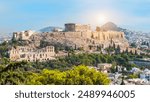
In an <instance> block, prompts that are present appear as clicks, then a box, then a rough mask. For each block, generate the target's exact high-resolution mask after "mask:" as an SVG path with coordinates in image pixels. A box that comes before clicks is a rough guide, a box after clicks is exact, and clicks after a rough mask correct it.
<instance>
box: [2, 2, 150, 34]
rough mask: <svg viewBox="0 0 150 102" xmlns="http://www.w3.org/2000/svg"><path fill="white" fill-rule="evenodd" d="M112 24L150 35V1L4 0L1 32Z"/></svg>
mask: <svg viewBox="0 0 150 102" xmlns="http://www.w3.org/2000/svg"><path fill="white" fill-rule="evenodd" d="M108 21H112V22H114V23H116V24H117V25H118V26H121V27H124V28H128V29H131V30H137V31H145V32H150V0H0V32H1V33H8V32H13V31H21V30H27V29H33V30H37V29H40V28H43V27H47V26H60V27H63V25H64V23H68V22H69V23H71V22H73V23H82V24H91V25H92V26H97V25H99V26H100V25H102V24H104V23H105V22H108Z"/></svg>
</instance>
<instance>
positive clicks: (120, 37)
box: [29, 31, 129, 50]
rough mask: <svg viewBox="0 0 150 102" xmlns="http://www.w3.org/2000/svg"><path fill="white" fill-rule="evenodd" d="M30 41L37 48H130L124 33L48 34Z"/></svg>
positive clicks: (40, 34)
mask: <svg viewBox="0 0 150 102" xmlns="http://www.w3.org/2000/svg"><path fill="white" fill-rule="evenodd" d="M29 41H30V44H34V45H35V46H40V45H41V43H43V42H44V43H45V44H46V45H58V44H61V45H62V46H69V47H72V48H83V49H84V50H89V49H90V48H91V47H92V48H94V49H95V48H96V47H97V46H103V47H104V48H105V47H108V46H110V45H111V46H112V45H114V44H115V45H119V46H120V47H123V48H126V47H128V46H129V44H128V42H127V40H126V39H125V38H124V33H123V32H116V31H103V32H96V31H94V32H93V31H91V32H49V33H48V32H47V33H39V34H36V35H33V36H31V37H30V39H29ZM89 47H90V48H89Z"/></svg>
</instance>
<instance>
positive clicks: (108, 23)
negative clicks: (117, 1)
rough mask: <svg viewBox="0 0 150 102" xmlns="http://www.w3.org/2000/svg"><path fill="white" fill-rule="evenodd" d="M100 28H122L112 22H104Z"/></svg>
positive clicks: (118, 29) (105, 29) (119, 29)
mask: <svg viewBox="0 0 150 102" xmlns="http://www.w3.org/2000/svg"><path fill="white" fill-rule="evenodd" d="M100 28H101V30H104V31H109V30H111V31H121V30H122V29H121V28H120V27H118V26H117V25H116V24H114V23H113V22H107V23H106V24H104V25H102V26H101V27H100Z"/></svg>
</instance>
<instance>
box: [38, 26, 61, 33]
mask: <svg viewBox="0 0 150 102" xmlns="http://www.w3.org/2000/svg"><path fill="white" fill-rule="evenodd" d="M54 29H63V28H61V27H54V26H49V27H45V28H42V29H40V30H38V31H39V32H52V31H53V30H54Z"/></svg>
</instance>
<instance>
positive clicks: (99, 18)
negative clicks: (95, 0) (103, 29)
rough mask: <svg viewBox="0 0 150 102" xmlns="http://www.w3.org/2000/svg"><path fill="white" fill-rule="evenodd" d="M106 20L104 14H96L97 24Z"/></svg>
mask: <svg viewBox="0 0 150 102" xmlns="http://www.w3.org/2000/svg"><path fill="white" fill-rule="evenodd" d="M106 22H107V18H106V16H104V15H99V16H98V23H99V24H104V23H106Z"/></svg>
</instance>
